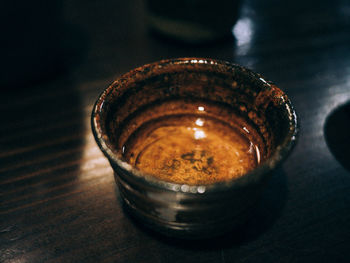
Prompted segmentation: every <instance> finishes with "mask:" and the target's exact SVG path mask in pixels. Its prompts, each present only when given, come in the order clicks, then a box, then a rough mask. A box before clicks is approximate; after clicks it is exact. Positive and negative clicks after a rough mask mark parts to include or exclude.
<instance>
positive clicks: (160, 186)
mask: <svg viewBox="0 0 350 263" xmlns="http://www.w3.org/2000/svg"><path fill="white" fill-rule="evenodd" d="M172 99H176V100H177V101H179V100H180V101H184V104H183V106H181V104H180V107H179V106H177V107H175V106H171V107H168V108H167V107H165V108H164V107H160V108H157V109H156V110H151V111H150V110H149V107H150V105H153V107H154V106H157V105H163V104H162V103H163V102H164V101H169V100H172ZM196 99H199V100H201V101H206V102H208V103H209V104H213V105H214V104H215V105H216V104H218V105H224V107H225V108H226V109H230V110H232V112H234V113H235V114H236V115H237V116H239V118H238V119H239V122H241V123H240V125H241V126H242V125H249V127H250V128H249V129H250V132H247V133H246V134H245V135H246V136H248V137H249V136H250V137H249V139H251V140H254V141H255V143H256V144H257V145H258V146H259V148H260V156H259V164H258V165H257V166H256V167H254V169H252V170H250V171H249V172H247V173H245V174H242V175H241V176H239V177H237V178H231V179H228V180H221V181H217V182H210V183H205V182H200V183H198V184H193V183H192V184H187V183H186V182H181V183H176V182H172V181H171V180H163V179H160V178H157V177H155V176H154V175H152V174H149V173H146V172H144V171H143V170H142V169H139V168H138V167H136V166H135V165H134V164H132V163H130V162H129V161H128V160H127V158H126V157H125V143H126V142H127V141H128V140H129V139H130V137H132V136H134V133H135V131H136V130H137V129H138V128H139V127H141V126H142V125H143V124H144V123H146V122H147V123H149V122H152V121H153V120H155V119H157V118H163V117H165V118H168V117H171V116H172V115H174V114H175V115H176V114H177V115H178V114H190V113H191V111H193V108H191V102H192V101H196ZM196 107H197V105H196V106H195V107H194V108H196ZM229 112H231V111H223V110H213V111H210V112H207V113H202V114H209V115H211V117H213V116H214V117H216V118H219V119H221V120H222V121H224V122H226V123H227V125H231V126H234V125H237V118H236V119H232V118H231V117H230V113H229ZM139 113H145V114H144V115H143V117H141V118H138V117H136V116H138V115H139ZM247 127H248V126H247ZM92 130H93V133H94V136H95V139H96V141H97V143H98V145H99V147H100V149H101V150H102V152H103V153H104V154H105V156H106V157H107V158H108V160H109V162H110V164H111V166H112V168H113V170H114V172H115V180H116V183H117V185H118V187H119V192H120V195H121V199H122V200H123V202H124V204H125V208H126V210H127V211H128V212H130V214H131V215H132V216H134V217H135V218H136V219H138V221H139V222H141V223H142V224H144V225H146V226H148V227H150V228H152V229H154V230H156V231H158V232H161V233H164V234H166V235H169V236H176V237H180V238H204V237H211V236H216V235H220V234H223V233H225V232H227V231H229V230H231V229H233V228H234V227H237V226H238V225H240V224H241V223H243V222H244V221H245V220H246V219H247V218H248V217H249V215H250V214H251V212H252V211H253V208H254V206H255V204H256V203H257V201H258V200H259V196H260V193H261V191H262V189H263V188H264V185H265V184H266V180H267V179H268V178H269V176H270V175H271V173H272V172H273V170H274V169H275V168H276V166H278V165H279V164H280V163H281V162H282V161H283V160H284V159H285V158H286V157H287V155H288V154H289V153H290V151H291V149H292V148H293V145H294V144H295V142H296V135H297V118H296V114H295V111H294V109H293V106H292V104H291V102H290V100H289V99H288V97H287V96H286V94H285V93H284V92H282V91H281V90H280V89H279V88H277V87H276V86H275V85H274V84H272V83H271V82H268V81H266V80H265V79H264V78H263V77H262V76H260V75H259V74H256V73H254V72H252V71H251V70H248V69H246V68H244V67H241V66H239V65H235V64H231V63H228V62H224V61H218V60H213V59H202V58H179V59H170V60H163V61H159V62H155V63H152V64H148V65H144V66H142V67H139V68H136V69H134V70H132V71H130V72H128V73H126V74H124V75H122V76H121V77H120V78H118V79H117V80H116V81H114V82H113V83H112V84H111V85H110V86H109V87H108V88H107V89H106V90H105V91H104V92H103V93H102V94H101V95H100V97H99V98H98V99H97V101H96V104H95V106H94V108H93V112H92ZM245 130H247V129H245ZM188 176H191V174H189V175H188Z"/></svg>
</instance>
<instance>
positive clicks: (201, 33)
mask: <svg viewBox="0 0 350 263" xmlns="http://www.w3.org/2000/svg"><path fill="white" fill-rule="evenodd" d="M240 2H241V1H240V0H216V1H212V0H178V1H163V0H146V4H147V8H148V13H147V19H148V24H149V26H150V28H151V30H153V31H154V32H156V33H160V34H161V35H163V36H166V37H170V38H172V39H176V40H178V41H180V42H184V43H190V44H201V43H207V42H212V41H217V40H221V39H225V38H232V27H233V25H234V24H235V22H236V20H237V18H238V14H239V7H240Z"/></svg>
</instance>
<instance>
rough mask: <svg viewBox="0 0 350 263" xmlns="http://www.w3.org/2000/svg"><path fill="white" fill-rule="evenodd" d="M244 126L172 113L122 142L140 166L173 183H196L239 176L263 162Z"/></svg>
mask: <svg viewBox="0 0 350 263" xmlns="http://www.w3.org/2000/svg"><path fill="white" fill-rule="evenodd" d="M246 132H247V130H246V128H243V127H242V131H239V130H236V129H234V128H232V127H231V126H229V125H227V124H226V123H224V122H222V121H220V120H217V119H215V118H212V117H208V116H205V115H189V114H187V115H173V116H170V117H169V116H168V117H162V118H158V119H156V120H153V121H149V122H147V123H146V124H143V125H142V126H141V127H140V128H139V129H137V130H136V131H135V132H134V133H133V134H132V136H131V137H130V138H129V140H128V141H127V143H126V144H125V145H124V147H123V149H124V157H125V158H126V160H127V161H128V162H129V163H130V164H132V165H134V166H136V167H137V168H139V169H140V170H141V171H143V172H146V173H149V174H152V175H153V176H155V177H157V178H159V179H161V180H165V181H170V182H174V183H180V184H189V185H198V184H210V183H214V182H220V181H225V180H229V179H233V178H237V177H240V176H242V175H243V174H245V173H247V172H248V171H250V170H252V169H254V168H255V167H256V166H257V164H258V163H259V161H260V160H259V159H260V154H259V149H258V147H257V146H256V145H254V144H253V143H252V142H251V141H249V139H247V138H246V137H245V136H244V134H245V133H246Z"/></svg>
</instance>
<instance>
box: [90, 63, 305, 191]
mask: <svg viewBox="0 0 350 263" xmlns="http://www.w3.org/2000/svg"><path fill="white" fill-rule="evenodd" d="M180 64H183V65H186V64H187V65H189V64H192V65H195V64H210V65H213V66H215V67H223V68H225V69H226V70H228V71H229V70H231V71H233V70H237V69H239V70H240V71H244V72H246V73H248V74H249V75H251V76H252V77H254V78H255V79H257V80H259V81H261V84H262V85H263V86H265V87H266V88H268V86H271V84H272V82H270V81H266V80H265V79H264V78H263V77H262V76H261V75H260V74H258V73H255V72H253V71H251V70H250V69H248V68H245V67H243V66H240V65H237V64H234V63H230V62H227V61H223V60H217V59H211V58H197V57H186V58H175V59H164V60H160V61H156V62H153V63H149V64H145V65H143V66H140V67H137V68H135V69H133V70H131V71H129V72H127V73H125V74H123V75H121V76H120V77H118V78H117V79H116V80H115V81H113V82H112V84H110V85H109V86H108V87H107V88H106V89H105V90H104V91H102V93H101V94H100V95H99V97H98V99H97V100H96V102H95V104H94V106H93V110H92V114H91V127H92V131H93V135H94V137H95V140H96V142H97V144H98V146H99V148H100V149H101V151H102V152H103V154H104V155H105V156H106V157H107V158H108V159H109V161H110V162H111V163H112V162H114V163H115V164H116V165H117V167H118V169H120V170H121V172H123V173H124V174H125V173H127V174H128V176H130V177H131V178H132V179H133V180H134V181H135V182H136V183H139V184H146V185H149V186H153V187H156V188H160V189H168V190H170V191H175V192H183V193H191V194H203V193H204V192H221V191H226V190H231V189H233V188H239V187H243V186H245V185H247V184H252V183H253V182H255V183H258V182H259V181H261V179H263V177H265V176H267V175H268V173H269V172H270V171H272V170H274V169H275V168H276V167H277V166H278V165H279V164H281V163H282V162H283V161H284V160H285V159H286V158H287V156H288V155H289V153H290V152H291V150H292V149H293V147H294V146H295V144H296V142H297V137H298V133H299V132H298V131H299V122H298V118H297V115H296V112H295V110H294V107H293V105H292V103H291V101H290V100H289V98H288V97H287V96H286V94H285V93H284V92H283V91H281V92H282V95H283V106H284V108H285V110H286V111H287V113H288V118H289V132H288V134H287V135H286V136H285V138H284V140H283V141H282V142H281V143H280V144H279V145H278V146H276V149H275V150H274V153H273V154H272V155H271V156H270V157H269V158H267V159H266V160H265V161H264V162H263V163H262V164H259V165H258V166H257V167H256V168H254V169H253V170H252V171H250V172H248V173H246V174H244V175H242V176H240V177H238V178H233V179H230V180H225V181H222V182H215V183H211V184H200V185H187V184H179V183H173V182H168V181H163V180H160V179H158V178H157V177H155V176H153V175H151V174H148V173H145V172H143V171H141V170H139V169H138V168H136V167H134V166H132V165H130V164H129V163H127V162H126V161H123V160H122V158H121V154H120V153H118V152H117V151H116V150H115V149H114V148H112V147H110V145H111V143H110V141H109V138H108V137H107V135H106V134H104V131H103V129H102V125H101V118H100V113H101V112H102V111H103V107H104V103H105V100H106V97H107V96H108V95H109V94H110V93H111V92H112V90H113V89H117V88H118V87H120V86H122V85H125V84H127V80H128V79H130V78H136V79H137V78H140V74H139V73H146V72H147V73H148V72H149V71H150V69H151V68H152V69H159V71H156V72H155V73H154V74H156V73H159V72H161V71H162V70H164V68H166V67H171V66H173V65H180ZM140 79H141V78H140Z"/></svg>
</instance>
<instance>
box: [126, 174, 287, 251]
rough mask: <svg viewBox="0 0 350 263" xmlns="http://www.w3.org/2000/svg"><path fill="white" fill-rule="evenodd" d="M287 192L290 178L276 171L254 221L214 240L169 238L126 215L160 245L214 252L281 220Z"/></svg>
mask: <svg viewBox="0 0 350 263" xmlns="http://www.w3.org/2000/svg"><path fill="white" fill-rule="evenodd" d="M287 193H288V188H287V178H286V176H285V174H284V172H283V170H282V169H281V168H279V169H277V170H276V171H275V173H274V174H273V176H272V177H271V180H270V181H269V182H268V184H267V187H266V189H265V191H264V192H263V194H262V197H261V200H260V202H259V204H258V205H257V207H256V209H255V211H254V212H253V215H252V216H251V218H250V219H249V220H248V221H247V222H246V223H245V224H244V225H243V226H240V227H238V228H237V229H235V230H233V231H231V232H229V233H227V234H225V235H224V236H220V237H216V238H212V239H204V240H183V239H177V238H170V237H166V236H163V235H160V234H158V233H156V232H153V231H152V230H149V229H148V228H146V227H144V226H143V225H142V224H140V223H139V222H137V220H136V219H134V218H133V217H132V216H130V215H129V214H128V213H126V214H127V215H128V217H129V218H130V219H131V220H132V222H133V223H135V225H136V226H137V227H139V228H140V229H142V230H143V232H144V233H146V234H147V235H150V236H152V237H154V238H156V239H157V240H159V241H160V242H164V243H167V244H169V245H172V246H178V247H181V248H183V249H189V250H215V249H220V248H229V247H232V246H236V245H240V244H242V243H247V242H250V241H252V240H255V239H257V238H258V237H259V236H260V235H262V234H263V233H264V232H265V231H267V230H268V229H269V228H270V227H271V226H272V225H273V224H274V222H275V221H276V220H277V219H278V218H279V217H280V215H281V213H282V211H283V208H284V205H285V202H286V200H287ZM125 212H126V211H125Z"/></svg>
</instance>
